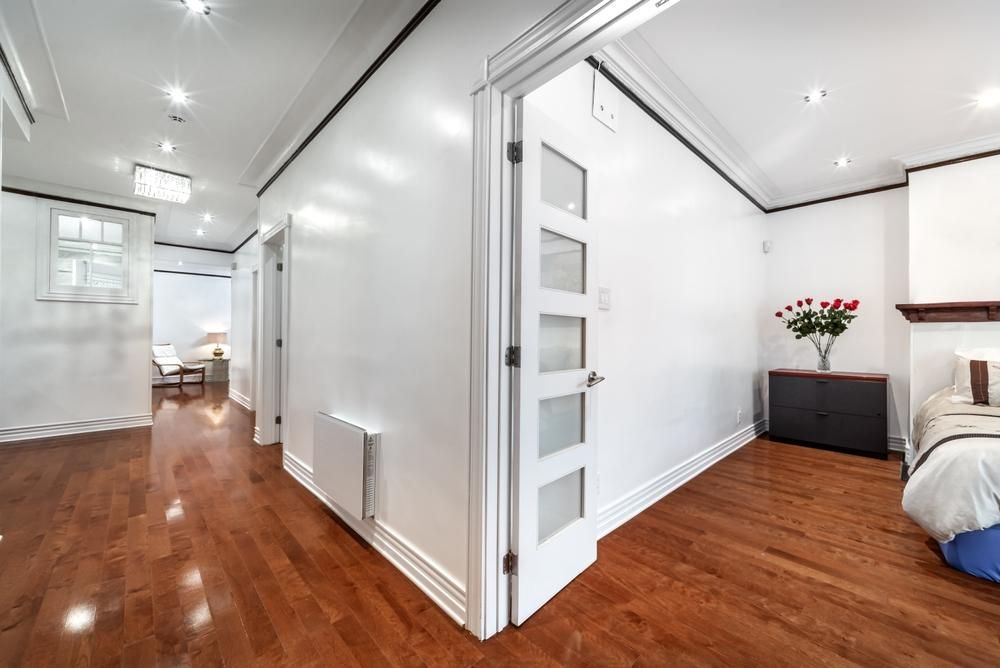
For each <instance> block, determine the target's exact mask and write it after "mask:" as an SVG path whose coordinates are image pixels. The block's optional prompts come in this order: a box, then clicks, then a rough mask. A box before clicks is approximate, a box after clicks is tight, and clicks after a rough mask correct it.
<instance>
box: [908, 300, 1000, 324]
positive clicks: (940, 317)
mask: <svg viewBox="0 0 1000 668" xmlns="http://www.w3.org/2000/svg"><path fill="white" fill-rule="evenodd" d="M896 308H897V309H899V312H900V313H902V314H903V317H904V318H906V319H907V320H909V321H910V322H990V321H993V322H1000V301H998V302H938V303H936V304H896Z"/></svg>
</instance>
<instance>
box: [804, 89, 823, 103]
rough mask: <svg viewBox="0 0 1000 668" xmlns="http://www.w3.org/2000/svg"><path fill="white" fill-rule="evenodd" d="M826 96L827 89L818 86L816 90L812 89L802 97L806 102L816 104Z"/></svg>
mask: <svg viewBox="0 0 1000 668" xmlns="http://www.w3.org/2000/svg"><path fill="white" fill-rule="evenodd" d="M824 97H826V89H825V88H817V89H816V90H813V91H810V92H809V94H808V95H806V96H805V97H803V98H802V100H803V101H804V102H805V103H806V104H814V103H816V102H819V101H820V100H822V99H823V98H824Z"/></svg>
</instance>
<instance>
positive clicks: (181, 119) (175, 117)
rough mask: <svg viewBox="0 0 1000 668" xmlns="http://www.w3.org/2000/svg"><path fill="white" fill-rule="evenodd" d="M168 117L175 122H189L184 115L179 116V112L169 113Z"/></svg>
mask: <svg viewBox="0 0 1000 668" xmlns="http://www.w3.org/2000/svg"><path fill="white" fill-rule="evenodd" d="M167 118H169V119H170V120H172V121H173V122H174V123H187V119H186V118H184V117H183V116H178V115H177V114H167Z"/></svg>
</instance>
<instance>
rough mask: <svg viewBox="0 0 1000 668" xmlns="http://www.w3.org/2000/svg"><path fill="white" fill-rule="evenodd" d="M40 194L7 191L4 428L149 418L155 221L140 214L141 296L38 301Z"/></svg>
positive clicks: (0, 328) (0, 365) (0, 306)
mask: <svg viewBox="0 0 1000 668" xmlns="http://www.w3.org/2000/svg"><path fill="white" fill-rule="evenodd" d="M40 201H41V200H37V199H36V198H34V197H26V196H23V195H12V194H9V193H4V194H3V196H2V211H3V218H2V220H0V226H2V230H3V231H2V237H3V245H2V248H0V255H2V259H0V270H2V274H0V377H2V378H3V379H4V383H3V384H2V386H0V430H7V434H8V435H9V434H10V433H13V432H11V431H10V430H12V429H16V428H22V427H30V426H39V425H52V424H54V423H64V422H79V421H83V420H94V421H108V420H113V419H116V418H131V419H134V420H141V418H143V417H144V416H145V417H146V418H147V419H148V417H149V415H150V406H151V403H150V388H149V346H150V327H151V319H150V316H151V299H150V297H151V288H150V280H151V276H152V272H151V269H152V257H151V255H152V235H153V225H152V222H153V221H152V219H151V218H150V217H147V216H134V220H135V225H134V229H135V230H136V233H137V234H138V235H139V244H138V246H139V251H138V253H137V255H136V256H134V257H133V258H132V262H134V263H135V264H136V267H137V271H136V274H135V275H136V277H137V286H136V294H137V295H138V299H139V303H138V304H97V303H88V302H59V301H37V300H36V299H35V259H36V258H35V245H36V229H37V226H38V222H37V220H38V214H37V206H39V202H40ZM113 213H114V215H115V216H123V215H125V216H128V215H132V214H123V213H122V212H119V211H115V212H113ZM3 437H4V435H3V434H2V433H0V438H3Z"/></svg>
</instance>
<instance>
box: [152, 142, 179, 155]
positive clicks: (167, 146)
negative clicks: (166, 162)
mask: <svg viewBox="0 0 1000 668" xmlns="http://www.w3.org/2000/svg"><path fill="white" fill-rule="evenodd" d="M156 146H157V147H158V148H159V149H160V150H161V151H163V152H164V153H173V152H174V151H176V150H177V147H176V146H174V145H173V144H171V143H170V142H169V141H167V140H163V141H161V142H157V144H156Z"/></svg>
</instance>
